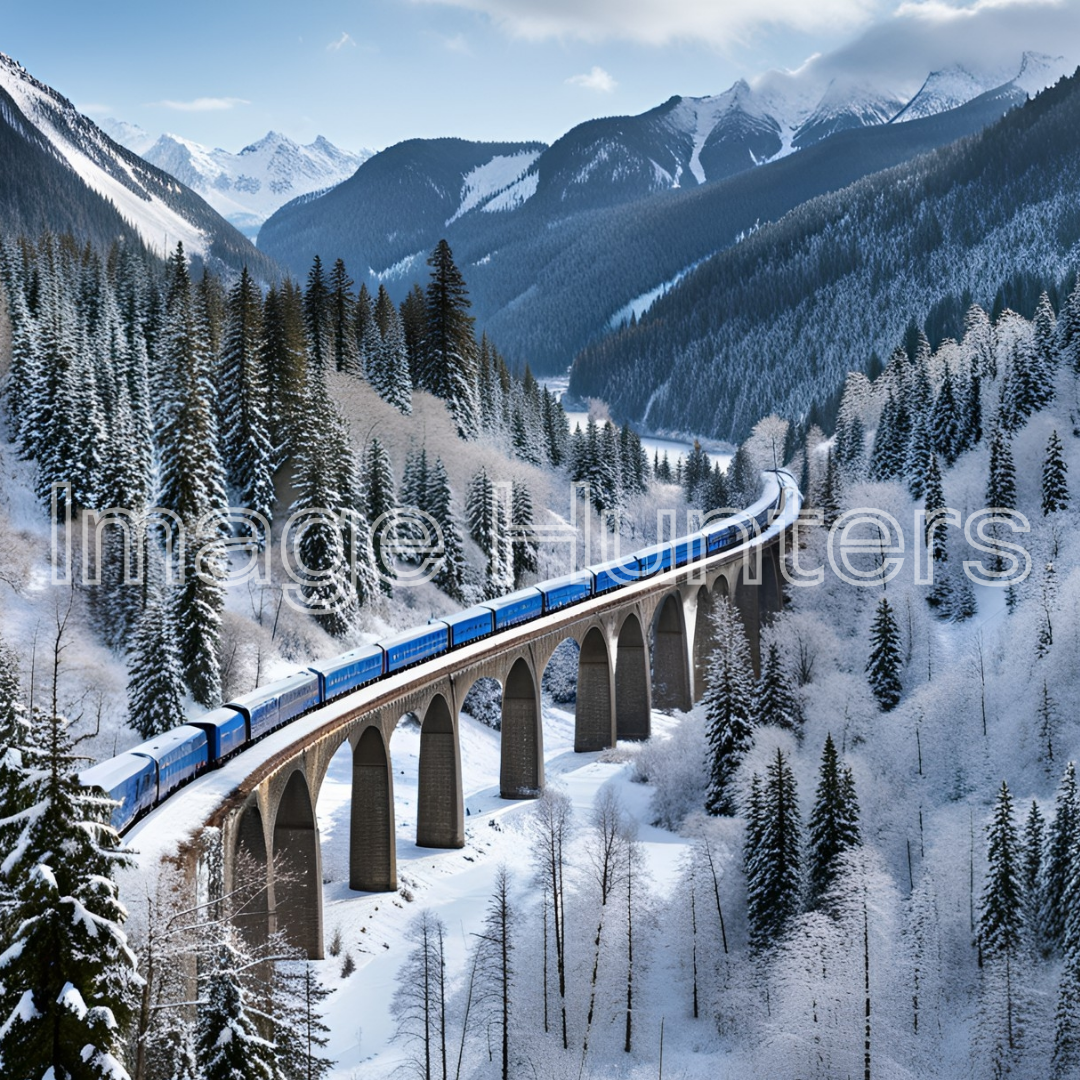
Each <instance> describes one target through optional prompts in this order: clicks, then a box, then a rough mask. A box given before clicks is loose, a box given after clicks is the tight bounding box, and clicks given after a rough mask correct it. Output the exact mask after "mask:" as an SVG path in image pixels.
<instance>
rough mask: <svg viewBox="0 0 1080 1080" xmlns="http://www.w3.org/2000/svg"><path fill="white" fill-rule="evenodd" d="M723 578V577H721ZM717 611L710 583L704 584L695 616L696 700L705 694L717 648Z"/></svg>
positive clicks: (699, 590)
mask: <svg viewBox="0 0 1080 1080" xmlns="http://www.w3.org/2000/svg"><path fill="white" fill-rule="evenodd" d="M721 580H723V579H721ZM715 611H716V601H715V599H714V598H713V594H712V593H711V592H710V591H709V587H708V585H702V586H701V588H700V589H698V592H697V615H696V616H695V618H694V702H695V703H696V702H699V701H701V699H702V698H703V697H704V696H705V690H706V688H707V686H708V673H709V661H710V659H711V658H712V651H713V649H714V648H716V634H715V632H714V630H713V624H712V617H713V614H714V612H715Z"/></svg>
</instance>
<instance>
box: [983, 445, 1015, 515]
mask: <svg viewBox="0 0 1080 1080" xmlns="http://www.w3.org/2000/svg"><path fill="white" fill-rule="evenodd" d="M986 505H987V506H989V507H992V508H993V509H1000V510H1015V509H1016V468H1015V466H1014V465H1013V457H1012V447H1011V446H1010V443H1009V437H1008V436H1007V435H1006V434H1005V432H1004V431H1003V430H1002V429H1001V427H1000V426H999V427H996V428H995V429H994V433H993V435H991V436H990V477H989V481H988V482H987V485H986Z"/></svg>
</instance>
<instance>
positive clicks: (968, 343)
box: [963, 304, 998, 380]
mask: <svg viewBox="0 0 1080 1080" xmlns="http://www.w3.org/2000/svg"><path fill="white" fill-rule="evenodd" d="M963 349H964V352H965V354H966V355H967V358H968V362H969V364H970V365H971V370H972V371H973V372H974V373H975V374H976V375H978V376H979V377H980V378H981V379H989V380H993V379H996V378H997V374H998V369H997V354H996V351H995V349H994V328H993V325H992V324H991V322H990V316H989V315H988V314H987V313H986V310H985V309H984V308H982V307H980V306H979V305H978V304H972V305H971V307H969V308H968V310H967V312H966V313H965V315H964V339H963Z"/></svg>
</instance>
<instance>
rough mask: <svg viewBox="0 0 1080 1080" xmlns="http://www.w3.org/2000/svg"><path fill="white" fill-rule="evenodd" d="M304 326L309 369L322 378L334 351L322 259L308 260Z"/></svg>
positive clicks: (330, 314)
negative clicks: (309, 265) (309, 262)
mask: <svg viewBox="0 0 1080 1080" xmlns="http://www.w3.org/2000/svg"><path fill="white" fill-rule="evenodd" d="M304 330H305V332H306V334H307V345H308V356H309V358H310V363H311V370H312V372H313V373H314V374H315V375H316V376H318V377H319V378H324V377H325V375H326V371H327V369H328V368H329V366H330V363H331V358H332V357H333V353H334V344H333V341H334V338H333V324H332V313H331V308H330V287H329V285H328V284H327V281H326V272H325V271H324V270H323V264H322V259H321V258H319V256H318V255H316V256H315V258H314V259H313V260H312V263H311V269H310V270H309V271H308V277H307V288H306V289H305V290H304Z"/></svg>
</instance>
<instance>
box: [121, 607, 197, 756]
mask: <svg viewBox="0 0 1080 1080" xmlns="http://www.w3.org/2000/svg"><path fill="white" fill-rule="evenodd" d="M175 626H176V624H175V620H174V617H173V612H172V610H171V605H170V604H169V603H168V602H167V601H166V599H165V598H164V597H162V596H156V597H154V598H153V599H152V600H151V601H150V602H149V603H148V604H147V605H146V608H145V610H144V611H143V614H142V618H140V619H139V621H138V623H137V624H136V626H135V633H134V636H133V638H132V642H131V649H130V652H129V655H128V722H129V723H130V724H131V726H132V727H133V728H134V729H135V730H136V731H137V732H138V733H139V734H140V735H141V736H142V737H143V738H144V739H149V738H151V737H152V736H154V735H160V734H161V733H162V732H163V731H169V730H171V729H172V728H174V727H177V726H178V725H179V724H181V723H183V718H184V696H185V686H184V676H183V672H182V670H181V667H180V657H179V655H178V650H177V647H176V629H175Z"/></svg>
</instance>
